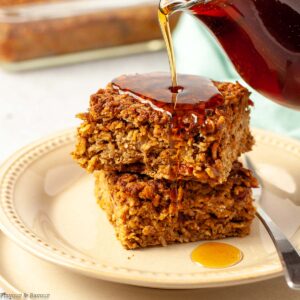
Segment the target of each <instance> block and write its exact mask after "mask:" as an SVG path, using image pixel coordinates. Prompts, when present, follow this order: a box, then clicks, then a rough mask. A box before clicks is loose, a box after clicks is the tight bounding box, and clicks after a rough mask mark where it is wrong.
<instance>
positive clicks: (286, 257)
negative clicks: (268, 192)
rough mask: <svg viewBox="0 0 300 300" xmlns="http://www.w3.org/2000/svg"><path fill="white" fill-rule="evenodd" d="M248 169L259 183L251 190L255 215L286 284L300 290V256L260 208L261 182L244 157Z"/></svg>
mask: <svg viewBox="0 0 300 300" xmlns="http://www.w3.org/2000/svg"><path fill="white" fill-rule="evenodd" d="M245 161H246V165H247V167H248V169H250V170H251V171H252V172H253V174H254V176H255V177H256V179H257V180H258V182H259V187H258V188H256V189H253V196H254V199H255V200H256V201H257V202H258V205H257V211H256V214H257V216H258V218H259V219H260V220H261V222H262V223H263V225H264V226H265V228H266V230H267V231H268V233H269V234H270V237H271V238H272V240H273V243H274V245H275V247H276V249H277V253H278V255H279V258H280V261H281V264H282V267H283V270H284V275H285V279H286V282H287V284H288V286H289V287H290V288H291V289H295V290H300V255H299V253H298V251H297V250H296V249H295V247H294V246H293V245H292V244H291V242H290V241H289V240H288V239H287V237H286V236H285V235H284V233H283V232H282V231H281V229H280V228H279V227H278V226H277V225H276V224H275V223H274V222H273V221H272V219H271V218H270V217H269V215H268V214H267V213H266V212H265V211H264V210H263V209H262V208H261V207H260V205H259V199H260V198H261V196H262V190H263V182H262V180H261V178H260V177H259V176H258V174H257V172H256V169H255V166H254V165H253V163H252V161H251V160H250V158H249V157H248V156H245Z"/></svg>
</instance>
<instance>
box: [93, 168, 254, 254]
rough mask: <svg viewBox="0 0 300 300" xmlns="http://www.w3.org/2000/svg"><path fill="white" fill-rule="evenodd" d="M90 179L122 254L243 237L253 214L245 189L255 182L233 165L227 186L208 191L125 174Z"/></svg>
mask: <svg viewBox="0 0 300 300" xmlns="http://www.w3.org/2000/svg"><path fill="white" fill-rule="evenodd" d="M95 177H96V189H95V192H96V197H97V199H98V202H99V204H100V205H101V207H102V208H103V209H104V210H105V211H106V213H107V215H108V218H109V220H110V221H111V222H112V224H113V225H114V227H115V230H116V234H117V237H118V238H119V240H120V241H121V243H122V245H123V246H124V247H125V248H127V249H134V248H139V247H147V246H154V245H166V244H169V243H174V242H191V241H197V240H201V239H218V238H224V237H229V236H245V235H247V234H248V233H249V230H250V225H251V222H252V220H253V218H254V214H255V209H254V207H253V204H252V197H251V188H252V187H256V186H257V181H256V179H255V178H253V176H252V174H251V172H250V171H249V170H247V169H245V168H243V167H242V165H241V164H240V163H238V162H235V163H234V165H233V169H232V171H231V173H230V176H229V177H228V180H227V182H226V183H224V184H222V185H219V186H217V187H214V188H212V187H210V186H209V185H207V184H201V183H199V182H195V181H181V182H178V183H177V184H176V183H174V182H170V181H167V180H153V179H152V178H149V177H147V176H145V175H138V174H131V173H109V172H104V171H100V172H95ZM175 189H176V191H177V197H176V198H173V197H172V195H174V190H175Z"/></svg>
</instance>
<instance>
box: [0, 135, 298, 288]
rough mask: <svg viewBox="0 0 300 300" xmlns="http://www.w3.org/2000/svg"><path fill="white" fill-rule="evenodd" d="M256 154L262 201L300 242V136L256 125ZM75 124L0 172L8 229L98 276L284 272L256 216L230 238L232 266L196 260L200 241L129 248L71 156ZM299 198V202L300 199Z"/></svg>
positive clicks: (153, 280)
mask: <svg viewBox="0 0 300 300" xmlns="http://www.w3.org/2000/svg"><path fill="white" fill-rule="evenodd" d="M254 134H255V137H256V140H257V146H256V147H255V149H254V151H253V152H252V153H251V154H250V156H251V158H252V160H253V161H254V163H255V164H256V166H257V167H258V169H259V171H260V174H261V175H262V177H263V178H264V179H265V184H266V188H267V191H266V192H265V195H264V198H263V202H262V205H263V206H264V207H266V209H267V210H268V212H269V213H270V215H271V216H272V217H273V218H274V220H275V221H276V222H277V223H278V225H279V226H280V227H281V228H282V229H283V231H284V232H285V233H286V234H287V235H288V236H289V237H290V238H291V240H292V242H294V243H295V245H296V246H297V247H298V248H300V231H299V230H298V228H299V225H300V207H299V204H300V203H299V200H300V192H299V187H300V174H299V169H300V143H299V142H296V141H293V140H289V139H285V138H281V137H279V136H276V135H273V134H270V133H267V132H264V131H260V130H255V131H254ZM73 141H74V138H73V131H67V132H62V133H59V134H56V135H54V136H50V137H48V138H46V139H43V140H41V141H38V142H36V143H34V144H32V145H30V146H28V147H26V148H24V149H22V150H20V151H19V152H18V153H16V154H15V155H14V156H13V157H11V158H10V159H9V160H8V161H7V162H6V163H5V164H4V166H3V167H2V168H1V171H0V221H1V229H2V230H3V231H4V233H5V234H7V235H8V236H9V237H10V238H11V239H13V240H14V241H15V242H17V243H18V244H19V245H21V246H22V247H23V248H25V249H27V250H28V251H30V252H31V253H33V254H35V255H37V256H39V257H41V258H44V259H46V260H48V261H51V262H54V263H57V264H59V265H61V266H65V267H67V268H69V269H71V270H74V271H76V272H79V273H81V274H85V275H88V276H91V277H96V278H102V279H105V280H110V281H115V282H121V283H129V284H133V285H140V286H149V287H160V288H196V287H214V286H225V285H234V284H240V283H245V282H251V281H258V280H262V279H265V278H270V277H275V276H277V275H279V274H280V273H281V266H280V263H279V260H278V257H277V254H276V251H275V249H274V247H273V245H272V242H271V240H270V238H269V236H268V234H267V233H266V231H265V230H264V228H263V227H262V225H261V224H260V223H259V221H258V220H255V222H254V224H253V227H252V233H251V235H250V236H248V237H246V238H233V239H227V242H228V243H231V244H233V245H236V246H237V247H238V248H240V249H241V250H242V251H243V253H244V259H243V261H242V262H241V263H240V264H238V265H236V266H233V267H231V268H227V269H206V268H203V267H201V266H199V265H196V264H194V263H192V262H191V260H190V253H191V251H192V249H194V247H195V246H196V245H198V244H199V243H190V244H184V245H173V246H168V247H164V248H162V247H157V248H149V249H143V250H135V251H127V250H124V249H123V248H122V247H121V245H120V244H119V242H118V241H117V240H116V238H115V235H114V231H113V228H112V226H111V225H110V224H109V222H108V221H107V219H106V216H105V214H104V213H103V212H102V210H101V209H99V208H98V206H97V204H96V202H95V199H94V196H93V177H92V176H90V175H87V174H85V173H84V171H82V170H81V169H80V168H79V167H78V166H77V165H76V164H75V163H73V162H72V159H71V157H70V152H71V151H72V148H73V144H74V143H73ZM297 201H298V202H297Z"/></svg>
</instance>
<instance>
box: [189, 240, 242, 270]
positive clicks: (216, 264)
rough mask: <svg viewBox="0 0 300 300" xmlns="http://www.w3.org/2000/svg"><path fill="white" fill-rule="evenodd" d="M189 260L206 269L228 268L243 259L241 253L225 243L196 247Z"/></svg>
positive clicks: (205, 244)
mask: <svg viewBox="0 0 300 300" xmlns="http://www.w3.org/2000/svg"><path fill="white" fill-rule="evenodd" d="M191 259H192V261H193V262H195V263H197V264H200V265H202V266H204V267H207V268H228V267H231V266H234V265H236V264H237V263H239V262H240V261H241V260H242V259H243V252H242V251H241V250H240V249H238V248H237V247H235V246H233V245H230V244H227V243H220V242H208V243H204V244H201V245H199V246H198V247H196V248H195V249H194V250H193V251H192V253H191Z"/></svg>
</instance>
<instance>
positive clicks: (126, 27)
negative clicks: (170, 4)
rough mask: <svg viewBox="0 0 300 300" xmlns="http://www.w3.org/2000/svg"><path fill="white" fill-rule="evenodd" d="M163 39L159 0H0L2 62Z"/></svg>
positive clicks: (141, 48) (0, 49)
mask: <svg viewBox="0 0 300 300" xmlns="http://www.w3.org/2000/svg"><path fill="white" fill-rule="evenodd" d="M173 21H174V22H173V26H174V25H175V23H176V22H177V18H173ZM160 39H161V33H160V28H159V25H158V21H157V1H155V0H127V1H124V0H0V62H1V63H2V64H3V63H15V62H22V61H28V60H32V59H36V58H42V57H43V58H45V57H53V56H60V55H64V54H70V53H78V52H82V51H89V50H95V49H108V48H111V47H116V46H124V45H139V46H141V43H145V42H149V41H157V40H160ZM160 47H162V46H160V44H159V45H158V44H156V48H160ZM154 48H155V47H154ZM128 49H131V48H128ZM139 49H140V50H141V51H142V50H143V49H144V48H143V47H139ZM145 50H147V47H145ZM123 52H126V48H124V51H123ZM129 52H130V51H129ZM106 53H107V54H108V55H109V54H110V51H108V52H107V51H106ZM117 53H119V54H126V53H122V51H121V52H120V51H117ZM100 56H101V55H100Z"/></svg>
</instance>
